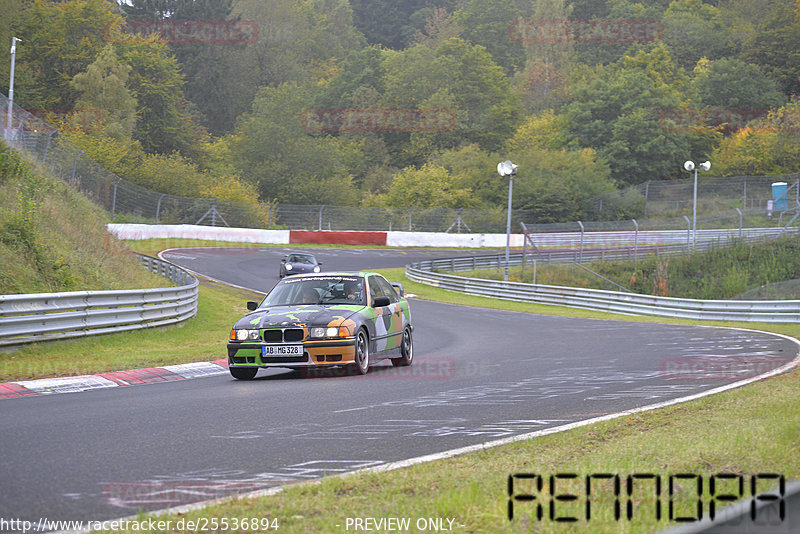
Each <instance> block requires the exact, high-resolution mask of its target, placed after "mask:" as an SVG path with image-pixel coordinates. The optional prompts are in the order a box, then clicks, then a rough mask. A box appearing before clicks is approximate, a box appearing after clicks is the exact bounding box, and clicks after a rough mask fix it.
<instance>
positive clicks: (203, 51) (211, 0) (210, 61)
mask: <svg viewBox="0 0 800 534" xmlns="http://www.w3.org/2000/svg"><path fill="white" fill-rule="evenodd" d="M232 5H233V3H232V0H129V3H128V2H122V3H121V4H120V6H121V8H122V10H123V11H124V12H125V13H126V15H127V18H128V20H136V21H139V20H144V21H163V22H165V25H164V32H163V33H164V34H166V37H165V40H167V42H168V44H169V48H170V50H171V51H172V52H173V53H174V55H175V57H176V58H177V60H178V63H180V66H181V71H182V73H183V75H184V79H185V85H184V94H185V96H186V99H187V100H189V101H190V102H192V103H193V104H194V105H195V106H197V109H198V111H199V115H200V118H201V120H202V123H203V124H204V125H205V126H206V127H208V128H209V129H210V130H211V131H212V132H214V133H217V134H219V133H225V132H228V131H230V130H231V129H232V128H233V122H234V119H235V114H236V113H237V108H236V106H235V101H234V100H233V99H231V98H229V97H221V96H222V95H229V94H230V87H231V85H232V83H233V80H234V79H235V77H236V76H235V70H234V65H235V63H234V62H233V61H231V59H232V57H233V55H232V54H231V50H230V49H239V50H241V49H242V48H244V47H245V46H246V44H247V42H248V40H249V39H250V38H251V37H250V35H249V33H248V31H249V30H251V29H252V27H251V26H250V25H248V24H247V23H246V22H245V23H241V22H240V21H237V20H233V17H232V15H231V11H232ZM180 21H186V28H187V29H191V28H201V27H203V24H204V23H207V24H208V25H209V26H208V27H210V28H212V29H219V30H220V31H219V34H218V35H219V36H220V37H219V38H217V37H216V35H217V34H214V33H213V32H209V33H208V37H207V38H203V39H200V40H199V41H191V42H183V41H182V40H181V39H179V38H177V39H171V38H170V36H171V35H172V34H173V32H170V31H168V30H169V28H170V26H169V24H174V25H175V27H176V28H178V27H180V26H179V24H181V22H180ZM235 24H238V26H234V25H235ZM132 28H136V26H132ZM238 111H241V110H238Z"/></svg>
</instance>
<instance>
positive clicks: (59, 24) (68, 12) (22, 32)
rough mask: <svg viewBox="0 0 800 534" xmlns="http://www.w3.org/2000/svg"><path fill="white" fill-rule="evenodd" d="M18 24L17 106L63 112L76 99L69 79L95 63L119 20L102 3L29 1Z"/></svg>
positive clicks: (109, 5) (98, 0)
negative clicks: (20, 42)
mask: <svg viewBox="0 0 800 534" xmlns="http://www.w3.org/2000/svg"><path fill="white" fill-rule="evenodd" d="M4 13H5V11H4ZM4 18H5V15H4ZM17 24H18V26H17V28H16V30H17V31H16V32H15V33H17V37H21V38H22V39H23V44H21V45H20V46H18V47H17V66H18V70H17V76H16V78H17V79H16V80H15V84H16V86H17V91H16V92H17V94H18V95H19V97H18V100H17V102H18V103H19V104H20V105H21V106H23V107H27V108H34V109H38V110H50V111H57V112H65V111H69V110H71V109H72V108H73V106H74V104H75V101H76V99H77V97H78V93H77V91H76V90H75V89H74V88H73V87H72V86H70V81H71V80H72V77H73V76H74V75H76V74H78V73H79V72H83V71H85V70H86V68H87V67H88V66H89V64H90V63H92V62H93V61H94V60H95V58H96V57H97V55H98V54H99V53H100V51H101V50H102V49H103V47H104V46H105V45H106V42H107V38H108V36H109V35H110V34H111V33H113V32H114V30H115V28H118V27H119V26H120V25H121V24H122V17H121V16H120V15H118V14H117V13H115V12H114V4H113V3H110V2H108V1H107V0H65V1H63V2H52V1H48V0H29V1H26V2H24V3H23V9H22V12H21V14H19V20H18V23H17ZM9 44H10V41H9ZM3 46H5V44H3Z"/></svg>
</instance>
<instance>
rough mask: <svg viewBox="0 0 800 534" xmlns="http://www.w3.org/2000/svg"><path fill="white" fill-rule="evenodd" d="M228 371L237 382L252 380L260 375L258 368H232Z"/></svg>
mask: <svg viewBox="0 0 800 534" xmlns="http://www.w3.org/2000/svg"><path fill="white" fill-rule="evenodd" d="M228 370H229V371H230V372H231V376H232V377H233V378H235V379H236V380H252V379H254V378H255V377H256V373H258V367H230V368H229V369H228Z"/></svg>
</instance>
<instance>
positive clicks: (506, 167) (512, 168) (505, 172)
mask: <svg viewBox="0 0 800 534" xmlns="http://www.w3.org/2000/svg"><path fill="white" fill-rule="evenodd" d="M518 167H519V165H515V164H513V163H511V161H510V160H505V161H501V162H500V163H498V164H497V173H498V174H499V175H500V176H508V218H507V220H506V274H505V277H504V280H505V281H506V282H508V262H509V250H510V248H511V192H512V191H513V188H514V175H515V174H517V168H518Z"/></svg>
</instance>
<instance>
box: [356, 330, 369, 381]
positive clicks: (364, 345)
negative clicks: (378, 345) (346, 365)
mask: <svg viewBox="0 0 800 534" xmlns="http://www.w3.org/2000/svg"><path fill="white" fill-rule="evenodd" d="M353 369H354V370H355V372H356V373H358V374H360V375H365V374H367V373H368V372H369V339H368V338H367V334H366V332H364V331H363V330H359V331H358V336H357V337H356V355H355V363H353Z"/></svg>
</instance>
